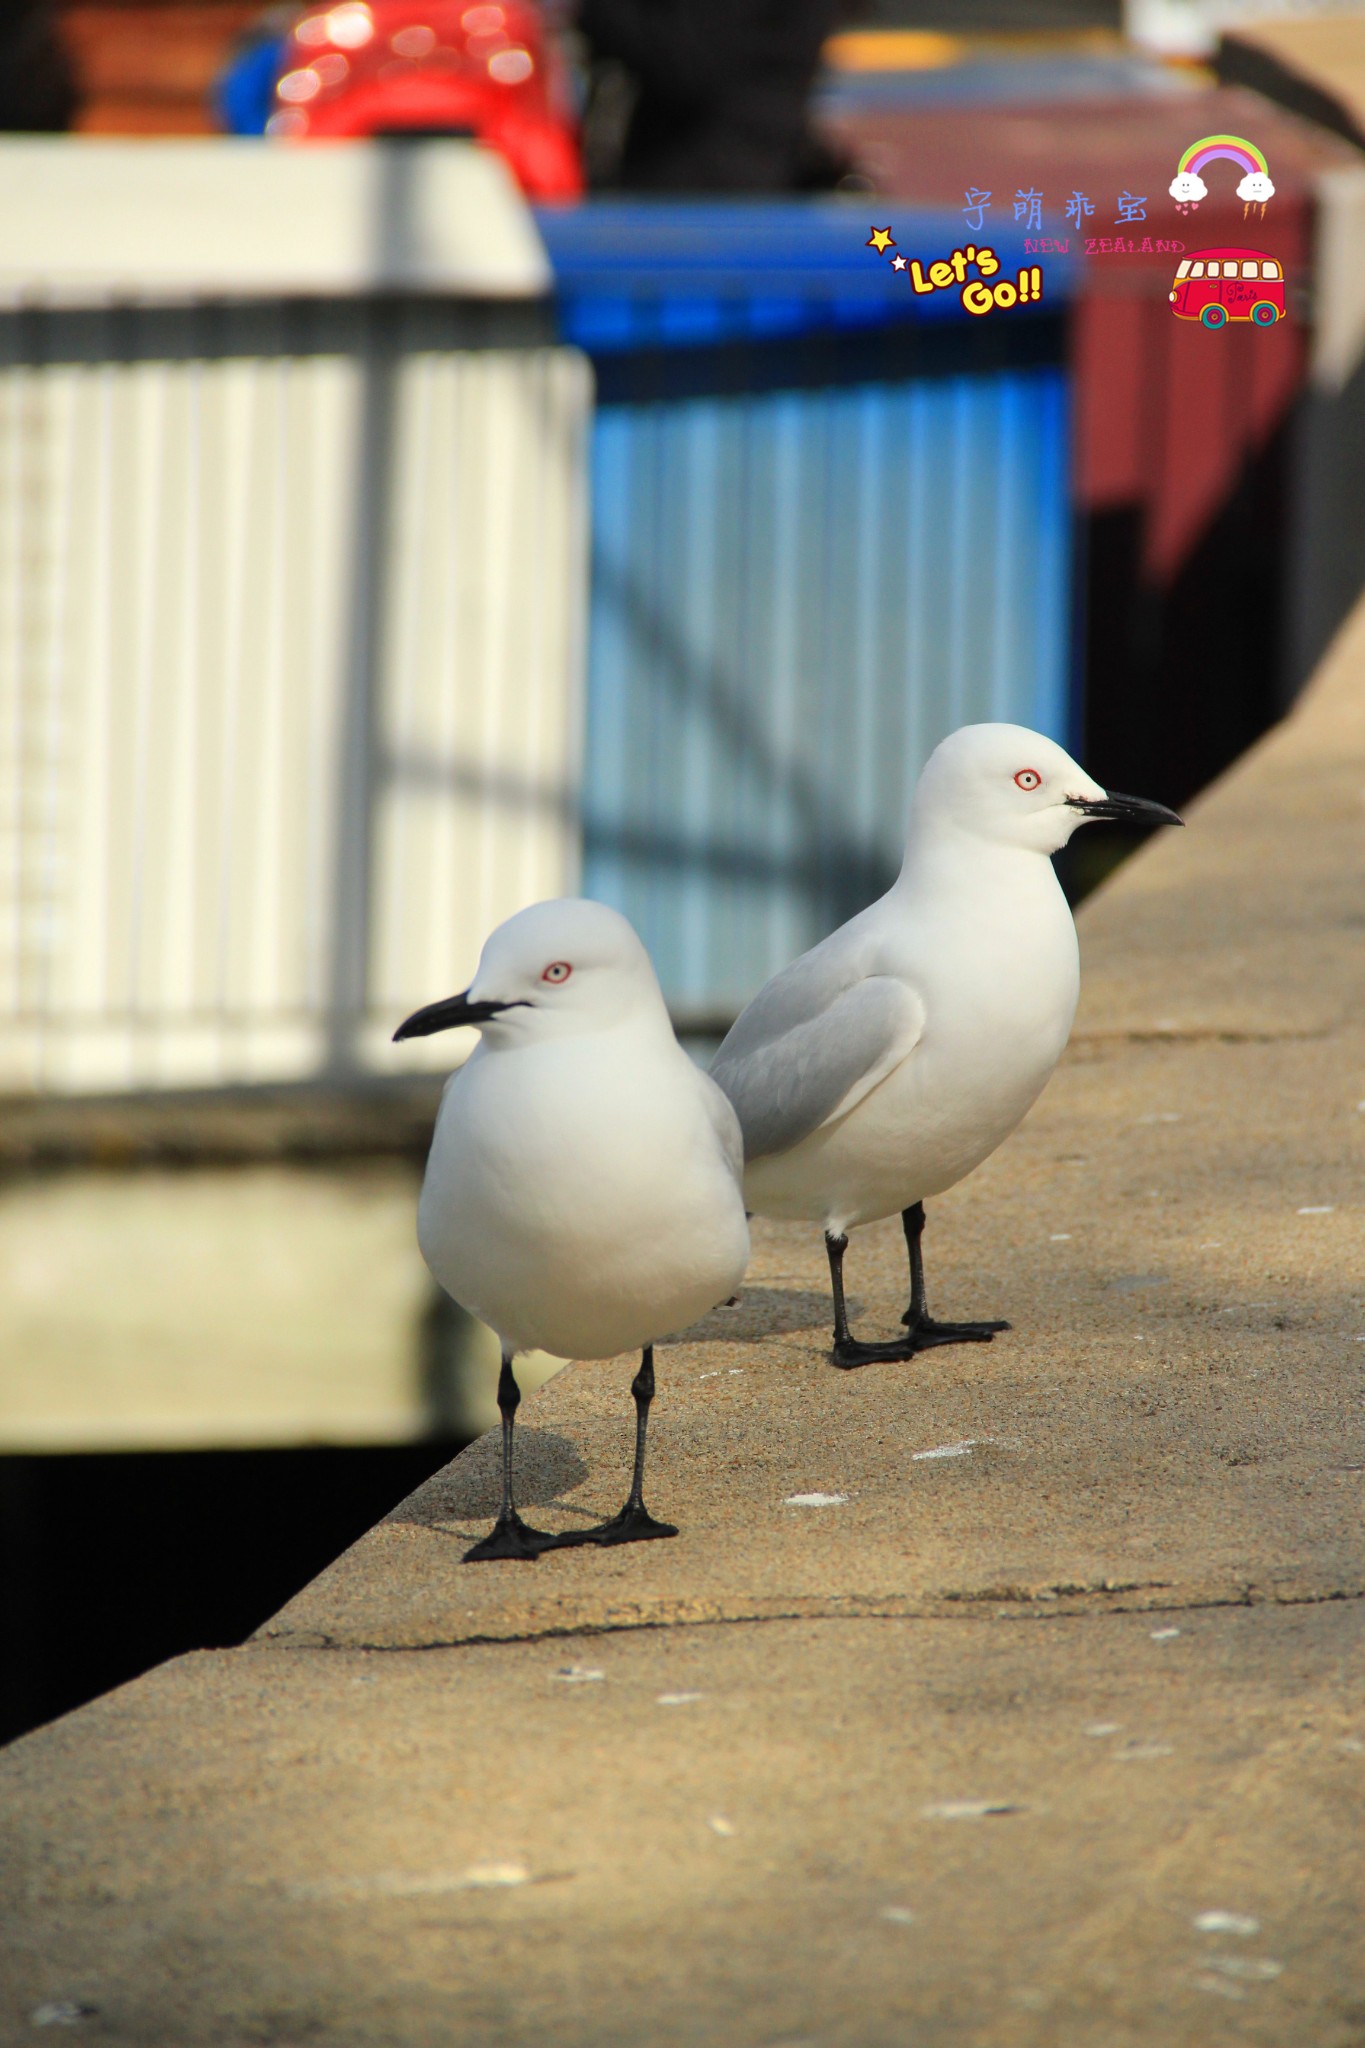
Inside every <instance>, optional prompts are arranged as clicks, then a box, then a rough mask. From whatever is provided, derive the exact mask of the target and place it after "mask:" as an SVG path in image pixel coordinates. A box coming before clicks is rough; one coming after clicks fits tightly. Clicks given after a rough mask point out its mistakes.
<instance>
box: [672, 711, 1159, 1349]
mask: <svg viewBox="0 0 1365 2048" xmlns="http://www.w3.org/2000/svg"><path fill="white" fill-rule="evenodd" d="M1095 818H1119V819H1132V820H1133V821H1134V822H1135V823H1147V824H1152V823H1162V824H1167V825H1178V824H1180V823H1181V820H1180V819H1179V818H1178V817H1177V816H1176V815H1175V813H1174V811H1168V810H1166V809H1165V808H1164V807H1163V806H1162V805H1161V804H1153V803H1147V802H1146V801H1144V800H1143V799H1142V798H1140V797H1129V796H1117V795H1115V794H1114V793H1113V792H1111V791H1108V790H1104V789H1101V788H1100V786H1099V784H1098V783H1097V782H1093V781H1092V780H1091V778H1090V777H1089V776H1088V775H1087V774H1086V773H1085V771H1084V769H1083V768H1079V767H1077V765H1076V763H1075V762H1074V761H1073V760H1072V759H1071V757H1070V755H1069V754H1067V753H1064V752H1063V750H1062V748H1061V747H1059V746H1057V745H1056V744H1055V742H1054V741H1052V740H1049V739H1044V738H1043V737H1042V735H1041V734H1040V733H1036V732H1029V731H1028V730H1027V729H1026V728H1025V727H1023V726H1019V725H968V726H963V727H962V728H961V729H960V730H959V731H957V732H955V733H951V734H950V735H949V737H948V738H947V739H946V740H944V741H943V742H942V744H941V745H940V746H939V747H937V748H936V749H935V751H934V752H933V754H932V755H931V756H930V758H929V761H928V762H927V764H926V766H925V769H924V772H923V774H922V775H921V776H920V779H919V783H918V786H917V787H916V790H915V796H914V802H913V804H912V806H911V812H910V826H909V833H908V836H907V841H906V849H905V861H904V864H903V866H902V868H901V871H900V874H899V876H898V878H897V880H896V881H895V883H894V884H893V886H892V887H891V888H890V889H889V890H888V891H887V893H886V895H885V896H883V897H881V898H880V899H879V900H878V901H877V902H876V903H873V904H872V905H870V907H869V908H868V909H866V910H864V911H862V912H860V913H859V915H858V916H857V917H854V918H851V919H850V920H849V922H848V923H847V924H845V925H842V926H840V928H839V930H838V931H836V932H833V933H831V935H830V936H829V938H827V939H824V940H822V941H821V943H820V944H819V945H818V946H815V947H813V948H812V949H811V951H810V952H809V953H803V954H802V956H801V958H800V959H799V960H796V961H793V963H792V965H791V966H790V967H786V968H784V969H783V970H782V972H781V973H780V974H776V975H774V976H773V978H772V980H771V981H770V982H768V983H767V984H766V986H765V987H763V988H761V989H760V990H759V992H758V994H757V995H756V996H755V997H754V999H753V1001H752V1002H751V1003H750V1004H749V1006H748V1008H747V1009H746V1010H745V1011H744V1012H743V1013H742V1014H741V1016H740V1017H739V1019H738V1020H737V1022H736V1023H735V1025H734V1027H733V1029H732V1030H731V1031H730V1034H729V1036H728V1037H727V1038H726V1039H725V1042H724V1043H723V1045H722V1046H721V1048H720V1051H719V1052H718V1053H717V1054H716V1057H715V1060H714V1061H713V1062H712V1066H711V1074H712V1077H713V1079H715V1080H716V1081H718V1082H719V1083H720V1086H721V1087H722V1088H723V1089H724V1090H725V1093H726V1094H727V1095H728V1096H729V1098H730V1100H731V1102H733V1104H734V1106H735V1109H736V1111H737V1113H738V1115H739V1121H740V1126H741V1128H742V1130H743V1132H744V1152H745V1161H746V1167H745V1176H744V1191H745V1198H746V1200H747V1202H748V1206H749V1208H750V1209H751V1210H752V1211H754V1212H756V1213H757V1214H758V1215H761V1216H776V1217H785V1218H796V1219H802V1220H805V1221H808V1222H812V1223H822V1224H823V1225H824V1230H825V1245H826V1249H827V1251H828V1254H829V1267H830V1281H831V1285H832V1287H833V1292H834V1359H835V1363H836V1364H838V1365H841V1366H846V1367H851V1366H857V1365H867V1364H869V1363H871V1362H872V1361H873V1360H876V1359H902V1358H910V1357H913V1355H914V1354H915V1353H916V1352H917V1351H923V1350H926V1349H927V1348H928V1347H929V1346H930V1345H933V1344H954V1343H989V1341H990V1339H991V1337H992V1336H993V1335H994V1333H995V1332H996V1331H997V1330H1005V1329H1008V1328H1009V1325H1008V1324H1007V1323H1003V1322H988V1323H940V1322H936V1321H935V1320H934V1318H933V1317H932V1316H931V1315H930V1314H929V1312H928V1309H927V1307H926V1305H925V1298H924V1266H923V1260H922V1256H921V1244H920V1240H921V1237H922V1235H923V1231H924V1206H923V1205H924V1202H925V1200H926V1198H927V1197H929V1196H931V1195H937V1194H941V1193H942V1192H943V1190H944V1189H945V1188H950V1187H952V1186H953V1185H954V1183H955V1182H957V1181H959V1180H961V1179H962V1178H963V1176H964V1174H968V1173H970V1172H971V1170H972V1168H973V1167H974V1166H979V1165H980V1163H981V1161H982V1160H983V1159H985V1158H986V1157H987V1156H988V1155H989V1154H990V1153H992V1152H994V1150H995V1148H996V1146H997V1145H999V1144H1000V1143H1001V1142H1002V1141H1003V1140H1004V1139H1005V1138H1007V1137H1008V1136H1009V1134H1010V1132H1011V1131H1012V1130H1013V1129H1014V1128H1015V1126H1016V1125H1017V1124H1018V1123H1019V1122H1020V1121H1021V1119H1022V1118H1023V1116H1024V1114H1025V1112H1026V1111H1027V1110H1028V1108H1029V1107H1030V1105H1031V1104H1032V1103H1033V1102H1034V1100H1035V1099H1036V1098H1037V1096H1038V1095H1039V1094H1040V1093H1041V1091H1042V1089H1043V1087H1044V1085H1045V1084H1046V1082H1047V1080H1048V1078H1049V1076H1050V1075H1051V1073H1052V1070H1053V1068H1054V1067H1055V1066H1056V1064H1057V1061H1058V1060H1059V1059H1060V1057H1061V1054H1062V1048H1063V1047H1064V1046H1065V1044H1066V1041H1067V1038H1068V1036H1069V1034H1070V1031H1071V1022H1072V1018H1073V1017H1074V1015H1075V1011H1076V998H1077V995H1078V994H1079V990H1080V958H1079V952H1078V949H1077V945H1076V927H1075V925H1074V923H1073V922H1072V918H1071V912H1070V910H1069V908H1068V907H1067V901H1066V898H1065V896H1064V895H1063V894H1062V889H1061V885H1060V884H1059V882H1058V880H1057V876H1056V874H1055V872H1054V870H1053V866H1052V862H1051V860H1050V859H1049V855H1051V854H1053V853H1056V852H1057V850H1058V849H1059V848H1060V847H1063V846H1065V845H1066V843H1067V841H1068V839H1070V837H1071V835H1072V833H1073V832H1074V831H1075V830H1076V828H1077V826H1079V825H1083V824H1085V823H1087V822H1088V821H1089V820H1091V819H1095ZM897 1211H899V1212H900V1214H901V1217H902V1220H903V1222H904V1225H905V1237H906V1244H907V1247H908V1250H909V1255H910V1306H909V1308H908V1309H907V1310H906V1312H905V1315H904V1317H903V1318H902V1321H903V1322H904V1323H905V1325H906V1334H905V1336H904V1337H903V1338H897V1339H895V1340H894V1341H893V1342H891V1343H888V1344H862V1343H859V1342H857V1341H856V1340H855V1339H854V1338H853V1337H852V1336H851V1335H850V1334H849V1328H848V1316H847V1312H846V1310H845V1307H844V1287H843V1260H844V1251H845V1249H846V1246H847V1242H848V1238H847V1233H848V1231H849V1230H850V1229H853V1228H854V1227H855V1226H857V1225H858V1224H863V1223H875V1222H876V1221H877V1220H878V1219H879V1218H881V1217H883V1216H891V1215H894V1214H895V1213H896V1212H897Z"/></svg>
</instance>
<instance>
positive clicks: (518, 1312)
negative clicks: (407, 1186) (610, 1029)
mask: <svg viewBox="0 0 1365 2048" xmlns="http://www.w3.org/2000/svg"><path fill="white" fill-rule="evenodd" d="M627 1050H628V1052H629V1056H623V1055H624V1054H625V1053H626V1052H627ZM679 1062H681V1068H680V1067H679V1064H678V1063H679ZM682 1069H686V1071H682ZM700 1083H701V1077H700V1076H699V1075H697V1074H696V1073H695V1072H694V1070H692V1069H691V1067H690V1063H688V1061H687V1058H686V1055H685V1054H684V1053H682V1052H681V1051H680V1050H679V1049H678V1048H677V1047H676V1046H672V1045H670V1044H665V1045H663V1046H661V1047H659V1048H658V1051H657V1053H656V1054H653V1055H652V1056H642V1055H641V1051H640V1048H638V1047H633V1048H629V1049H626V1048H623V1047H622V1046H621V1045H619V1044H617V1043H616V1042H615V1034H611V1033H605V1034H595V1035H594V1036H592V1037H590V1038H589V1037H585V1038H582V1039H569V1040H559V1041H556V1042H554V1043H552V1044H544V1045H534V1046H523V1047H519V1048H517V1049H515V1050H508V1051H498V1052H493V1053H489V1052H488V1051H486V1049H482V1048H481V1049H480V1051H479V1052H478V1053H476V1054H475V1056H474V1057H473V1058H472V1059H471V1060H470V1061H469V1063H468V1064H467V1066H466V1067H464V1068H463V1069H462V1070H461V1072H460V1073H458V1074H457V1075H455V1076H454V1077H453V1079H452V1081H451V1083H450V1085H449V1086H448V1088H447V1090H446V1094H445V1097H444V1099H443V1102H442V1105H441V1113H440V1116H439V1118H438V1120H437V1125H436V1133H435V1137H434V1138H433V1141H432V1149H431V1157H430V1159H429V1161H428V1165H427V1174H426V1179H425V1181H424V1183H423V1187H422V1197H421V1202H420V1204H419V1208H418V1219H417V1230H418V1239H419V1242H420V1244H421V1247H422V1252H423V1255H424V1257H425V1258H426V1261H427V1263H428V1265H429V1266H430V1267H431V1270H432V1271H433V1273H434V1274H435V1275H436V1277H437V1279H438V1280H439V1281H440V1283H441V1285H442V1286H443V1287H444V1288H445V1289H446V1290H447V1292H448V1293H450V1294H451V1295H452V1296H453V1297H454V1298H455V1299H456V1300H457V1301H459V1302H460V1303H462V1305H463V1306H464V1307H466V1308H468V1309H470V1310H471V1311H472V1312H473V1313H474V1314H475V1315H477V1316H479V1317H480V1318H482V1319H483V1320H484V1321H486V1322H488V1323H490V1324H491V1325H492V1326H493V1328H494V1329H495V1330H497V1331H498V1333H499V1335H500V1336H501V1337H502V1338H503V1339H504V1341H505V1342H508V1343H511V1344H513V1345H514V1346H515V1347H516V1348H517V1349H519V1350H524V1349H530V1348H533V1347H534V1348H537V1349H541V1350H545V1351H549V1352H551V1353H553V1354H555V1355H556V1356H558V1357H561V1358H604V1357H610V1356H613V1355H614V1354H615V1353H617V1352H620V1351H625V1350H630V1349H633V1348H636V1347H638V1346H641V1345H643V1344H647V1343H651V1342H653V1341H654V1340H655V1339H656V1338H658V1337H661V1336H664V1335H666V1334H667V1333H668V1332H669V1331H671V1330H675V1329H678V1328H682V1327H685V1326H686V1325H687V1324H688V1323H690V1322H694V1321H695V1320H696V1319H697V1317H698V1316H700V1315H703V1314H705V1312H706V1311H707V1310H708V1309H710V1308H713V1307H714V1306H715V1304H716V1303H717V1302H718V1301H723V1300H724V1299H725V1298H726V1296H727V1295H729V1294H732V1293H733V1292H734V1291H735V1289H736V1288H737V1287H738V1285H739V1283H740V1280H741V1278H742V1276H743V1272H744V1267H745V1264H746V1262H747V1258H748V1230H747V1226H746V1224H745V1220H744V1212H743V1204H742V1201H741V1198H740V1194H739V1190H738V1188H737V1186H736V1183H735V1180H734V1176H733V1174H732V1172H731V1170H730V1168H729V1166H728V1165H727V1163H726V1160H725V1157H724V1153H723V1150H722V1148H721V1145H720V1142H719V1139H718V1137H717V1134H716V1130H715V1127H714V1125H713V1123H712V1121H711V1119H710V1116H709V1114H708V1109H707V1104H706V1102H705V1100H704V1099H703V1096H702V1094H701V1089H700V1086H699V1085H697V1084H700Z"/></svg>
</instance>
